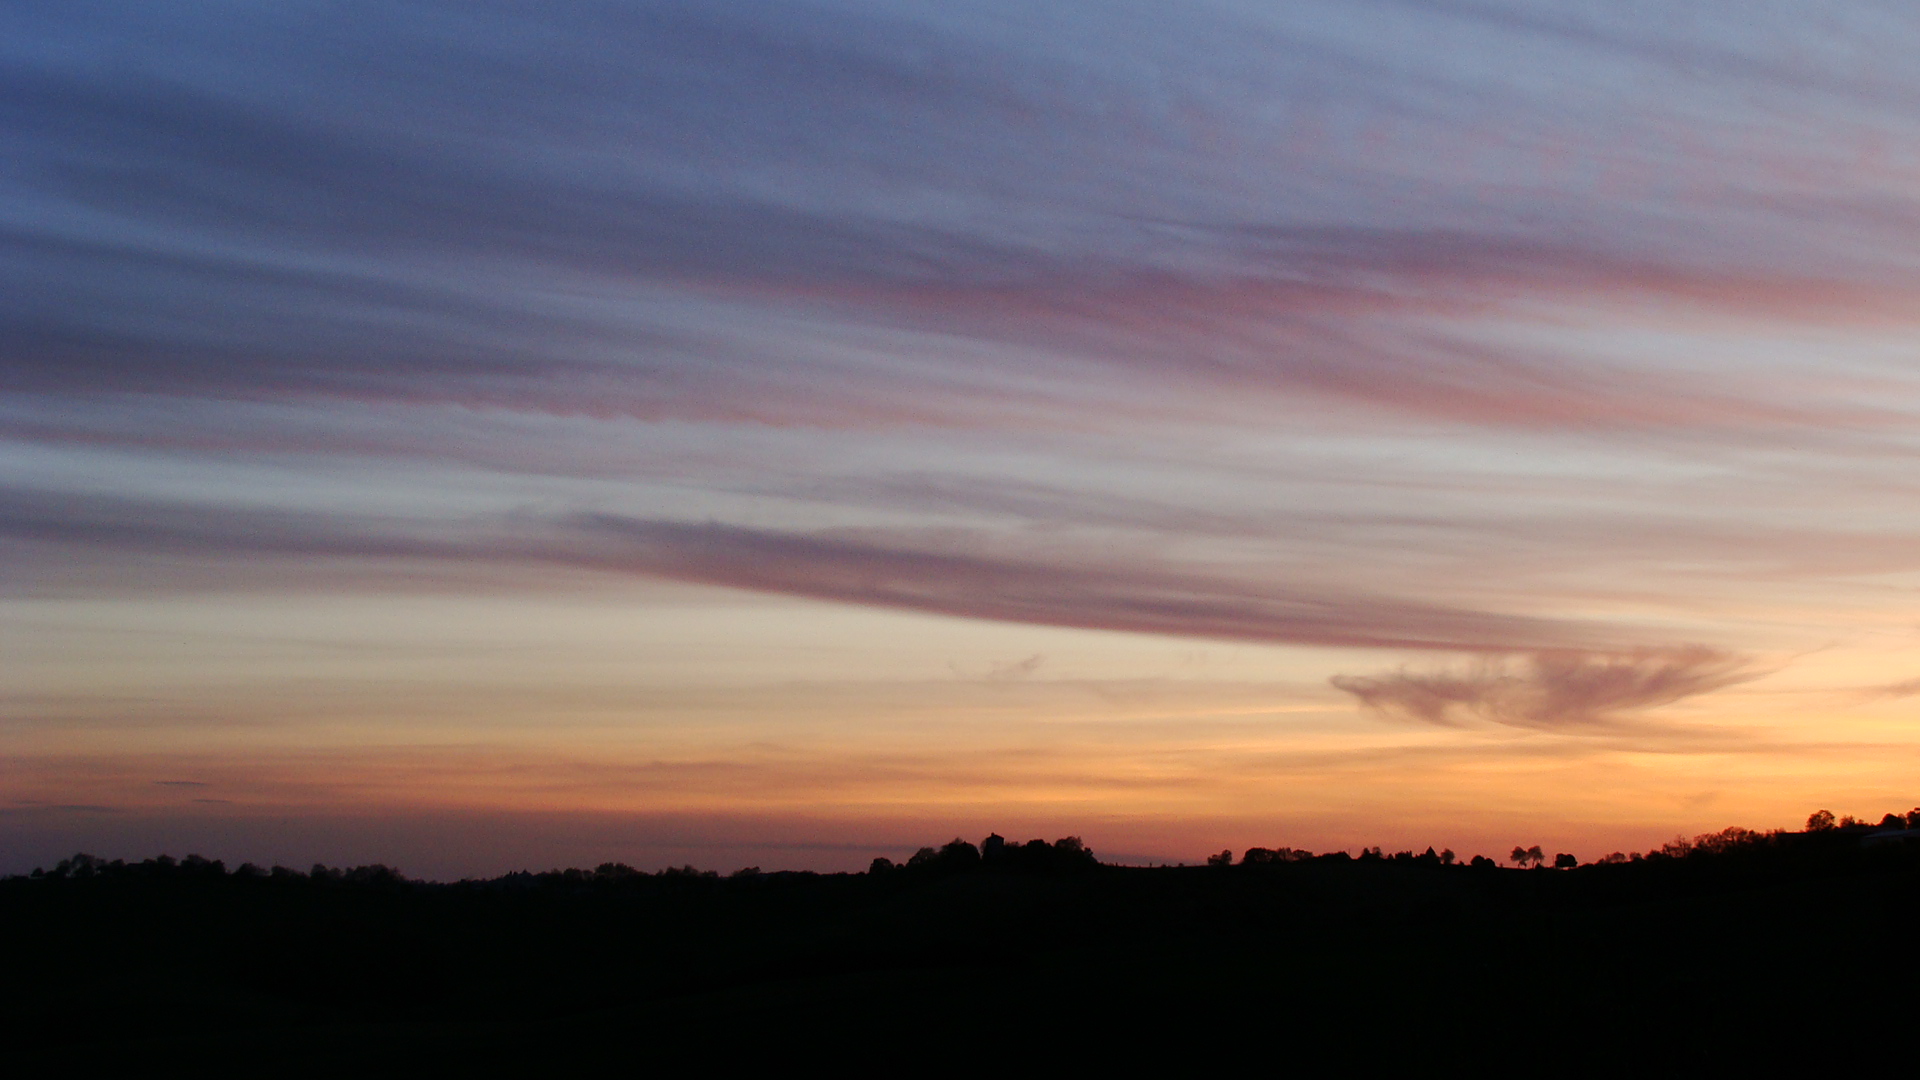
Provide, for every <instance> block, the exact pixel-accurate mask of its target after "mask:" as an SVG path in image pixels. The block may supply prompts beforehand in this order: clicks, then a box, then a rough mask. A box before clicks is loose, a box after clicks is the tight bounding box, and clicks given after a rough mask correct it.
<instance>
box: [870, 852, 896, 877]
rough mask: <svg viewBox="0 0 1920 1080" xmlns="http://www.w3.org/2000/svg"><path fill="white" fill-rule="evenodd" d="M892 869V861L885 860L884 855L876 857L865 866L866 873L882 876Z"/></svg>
mask: <svg viewBox="0 0 1920 1080" xmlns="http://www.w3.org/2000/svg"><path fill="white" fill-rule="evenodd" d="M892 869H893V860H892V859H889V858H887V857H886V856H885V855H880V856H877V857H875V858H874V860H873V861H872V862H870V863H868V864H867V873H869V874H884V873H886V872H887V871H889V870H892Z"/></svg>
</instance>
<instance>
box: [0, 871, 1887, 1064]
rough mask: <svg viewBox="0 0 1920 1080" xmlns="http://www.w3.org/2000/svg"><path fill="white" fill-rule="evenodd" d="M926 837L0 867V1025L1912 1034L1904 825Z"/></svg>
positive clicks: (1593, 1057)
mask: <svg viewBox="0 0 1920 1080" xmlns="http://www.w3.org/2000/svg"><path fill="white" fill-rule="evenodd" d="M1916 835H1917V836H1920V833H1916ZM969 850H971V849H969ZM949 853H950V854H951V855H952V856H953V857H951V858H941V859H933V860H926V861H923V863H922V864H921V865H916V866H910V867H900V868H896V869H893V870H891V871H886V872H873V873H868V874H852V875H813V874H761V875H745V876H734V877H730V878H716V877H713V876H704V875H698V874H693V873H690V872H672V873H667V874H661V875H649V874H636V873H633V872H631V871H628V870H626V869H625V868H622V867H606V868H602V870H601V871H598V872H595V871H586V872H582V871H569V872H567V873H565V874H547V875H513V876H510V877H508V878H503V879H499V880H494V881H488V882H466V883H460V884H453V885H443V884H427V883H419V882H410V881H406V880H404V879H400V878H398V877H397V876H394V875H392V874H391V873H390V872H383V871H382V870H380V869H379V868H363V869H361V870H359V871H352V872H346V873H342V872H339V871H333V872H329V873H315V874H312V875H304V874H293V873H288V872H278V873H276V874H258V873H251V872H250V873H245V874H243V873H236V872H230V871H227V870H225V869H224V868H222V867H220V866H219V865H218V864H211V863H204V862H199V863H194V862H190V863H188V864H172V863H170V861H168V862H161V861H151V862H148V863H145V864H140V865H130V866H125V867H100V868H90V867H88V866H86V865H85V864H84V863H82V864H80V865H79V867H78V868H77V869H70V870H69V871H68V872H66V873H65V875H64V876H57V875H51V874H50V875H43V876H41V877H37V878H31V879H29V878H14V879H9V880H5V881H0V927H4V934H5V940H4V943H3V944H4V948H5V972H6V977H5V980H4V983H5V991H4V993H5V995H6V997H5V1000H4V1002H0V1005H3V1006H4V1014H3V1015H4V1017H5V1021H4V1024H5V1028H4V1034H5V1038H6V1043H5V1051H6V1054H7V1055H8V1057H10V1058H11V1059H13V1060H16V1061H20V1060H40V1061H45V1062H59V1061H68V1062H71V1061H74V1060H76V1057H75V1055H79V1057H80V1058H84V1059H89V1060H93V1059H101V1058H104V1057H112V1056H124V1057H126V1058H128V1059H131V1060H135V1061H142V1060H144V1061H148V1062H162V1061H166V1062H174V1063H181V1062H190V1061H199V1062H203V1063H206V1064H209V1065H212V1064H213V1063H216V1062H219V1061H226V1062H229V1063H231V1062H238V1061H243V1062H252V1063H256V1064H257V1063H269V1064H271V1065H273V1068H272V1069H271V1070H270V1071H274V1072H298V1071H306V1070H309V1069H311V1070H314V1071H334V1070H337V1069H342V1068H360V1069H363V1070H364V1069H366V1068H367V1067H368V1066H370V1065H373V1064H378V1065H379V1066H380V1068H379V1069H376V1070H375V1071H385V1070H386V1069H389V1068H391V1069H396V1070H397V1069H403V1068H415V1067H426V1066H428V1065H432V1066H435V1067H455V1066H458V1067H466V1068H473V1067H485V1066H503V1065H507V1064H514V1065H515V1066H516V1067H522V1066H524V1067H542V1066H554V1065H558V1064H561V1063H565V1064H566V1067H567V1070H568V1071H571V1070H572V1069H574V1068H576V1067H577V1068H582V1069H584V1068H587V1067H589V1066H590V1065H591V1066H592V1067H594V1068H598V1067H600V1065H603V1064H605V1063H607V1062H616V1063H626V1064H638V1063H645V1062H652V1063H655V1064H660V1063H665V1062H679V1063H698V1062H706V1063H710V1064H713V1065H716V1066H717V1065H720V1064H724V1063H728V1062H740V1061H744V1060H751V1059H756V1058H767V1059H777V1058H782V1057H791V1058H826V1059H830V1060H834V1061H840V1062H843V1063H848V1064H849V1066H850V1067H851V1065H852V1064H853V1063H858V1062H862V1061H868V1062H876V1061H896V1062H897V1061H901V1060H912V1061H918V1062H921V1063H922V1064H925V1065H929V1066H935V1065H942V1064H945V1065H951V1064H953V1063H956V1062H960V1061H965V1060H988V1061H992V1060H1001V1061H1003V1062H1005V1061H1010V1060H1019V1061H1031V1060H1035V1058H1036V1056H1049V1057H1059V1058H1064V1059H1072V1058H1083V1059H1090V1058H1093V1057H1104V1058H1107V1059H1113V1058H1115V1057H1121V1058H1125V1057H1137V1058H1138V1059H1139V1060H1142V1061H1145V1060H1153V1059H1159V1058H1184V1059H1186V1060H1189V1061H1195V1060H1198V1061H1204V1060H1208V1059H1209V1055H1212V1056H1214V1057H1215V1058H1216V1059H1217V1060H1219V1061H1221V1062H1225V1061H1228V1060H1241V1059H1243V1058H1244V1057H1245V1056H1246V1055H1247V1054H1248V1053H1249V1052H1251V1053H1252V1054H1253V1055H1254V1056H1256V1057H1257V1058H1259V1059H1260V1060H1263V1061H1266V1062H1268V1063H1269V1064H1270V1065H1272V1066H1273V1067H1275V1068H1278V1067H1280V1066H1281V1065H1282V1064H1284V1063H1289V1062H1290V1063H1292V1064H1293V1065H1295V1066H1300V1065H1302V1064H1304V1063H1305V1062H1308V1061H1310V1060H1315V1059H1316V1058H1322V1056H1323V1055H1324V1054H1326V1053H1327V1052H1328V1051H1332V1052H1333V1053H1334V1054H1335V1055H1336V1056H1337V1057H1338V1058H1339V1059H1341V1060H1343V1061H1345V1062H1347V1063H1349V1064H1351V1065H1353V1066H1355V1067H1356V1068H1358V1067H1360V1066H1364V1065H1366V1064H1367V1063H1376V1062H1377V1063H1385V1062H1409V1061H1412V1062H1421V1061H1425V1062H1428V1063H1432V1064H1438V1063H1439V1062H1442V1061H1451V1062H1458V1061H1462V1060H1465V1061H1474V1060H1483V1061H1485V1062H1486V1063H1488V1064H1489V1065H1491V1064H1493V1063H1506V1064H1508V1065H1512V1064H1513V1063H1516V1062H1520V1063H1527V1062H1541V1063H1551V1064H1552V1066H1553V1067H1551V1068H1548V1067H1545V1065H1543V1066H1542V1069H1541V1070H1540V1071H1544V1072H1547V1073H1558V1072H1563V1071H1580V1067H1581V1066H1588V1065H1591V1066H1599V1065H1606V1064H1614V1065H1634V1066H1637V1067H1640V1068H1643V1069H1651V1070H1652V1071H1670V1070H1685V1069H1688V1068H1690V1067H1691V1066H1692V1065H1694V1064H1710V1063H1713V1062H1724V1061H1725V1060H1727V1059H1728V1055H1729V1054H1733V1055H1735V1056H1738V1057H1741V1058H1745V1059H1752V1058H1756V1057H1757V1058H1760V1059H1763V1060H1765V1059H1767V1058H1769V1057H1775V1058H1778V1057H1779V1056H1780V1055H1785V1054H1788V1053H1790V1052H1792V1053H1799V1052H1804V1051H1805V1050H1806V1049H1807V1048H1808V1047H1820V1046H1829V1047H1833V1048H1835V1049H1836V1051H1839V1050H1845V1049H1847V1048H1850V1047H1855V1046H1858V1045H1861V1044H1863V1043H1864V1044H1875V1045H1877V1044H1880V1043H1888V1042H1892V1043H1895V1044H1899V1043H1904V1042H1905V1041H1906V1034H1905V1032H1906V1028H1907V1023H1908V1017H1910V1016H1911V1015H1912V1013H1913V1011H1914V1006H1913V997H1912V995H1913V993H1914V991H1915V989H1916V985H1917V984H1920V968H1916V964H1915V961H1916V960H1920V945H1917V944H1916V938H1915V929H1916V925H1917V922H1920V921H1917V920H1916V917H1915V916H1916V913H1920V843H1912V844H1908V843H1899V842H1895V843H1890V844H1882V845H1879V846H1876V847H1872V848H1863V847H1862V846H1861V845H1860V841H1859V837H1858V836H1854V835H1846V834H1841V833H1828V834H1788V835H1785V836H1774V837H1768V838H1758V839H1753V840H1751V841H1749V842H1746V843H1743V844H1736V845H1731V846H1729V847H1727V848H1726V849H1725V850H1718V851H1707V850H1700V851H1695V852H1693V853H1692V854H1689V855H1683V856H1679V857H1658V856H1656V857H1654V858H1652V859H1649V860H1645V861H1637V862H1631V863H1621V864H1615V865H1596V866H1585V867H1580V868H1578V869H1572V870H1508V869H1496V868H1493V867H1490V866H1480V867H1472V868H1469V867H1461V866H1441V865H1438V864H1437V863H1436V862H1433V861H1431V860H1421V859H1402V860H1400V861H1395V860H1394V859H1391V858H1389V859H1366V860H1348V859H1346V858H1345V857H1344V856H1340V857H1337V858H1332V857H1321V858H1317V859H1308V860H1303V861H1294V862H1275V863H1267V864H1260V865H1239V866H1210V867H1193V868H1155V869H1140V868H1123V867H1110V866H1101V865H1098V864H1095V863H1093V862H1092V861H1091V859H1090V858H1086V859H1082V858H1078V857H1063V858H1054V859H1033V860H1028V861H1026V862H1019V861H1017V860H1008V859H1002V860H1000V861H999V862H997V863H982V862H980V861H979V860H978V858H977V857H976V858H967V857H963V856H966V854H967V853H966V852H957V849H952V848H950V849H949ZM900 1055H909V1057H908V1058H904V1059H903V1058H902V1057H901V1056H900ZM1782 1060H1783V1059H1782ZM1530 1067H1531V1066H1529V1068H1530ZM935 1071H939V1070H938V1069H936V1070H935ZM1314 1071H1320V1070H1314Z"/></svg>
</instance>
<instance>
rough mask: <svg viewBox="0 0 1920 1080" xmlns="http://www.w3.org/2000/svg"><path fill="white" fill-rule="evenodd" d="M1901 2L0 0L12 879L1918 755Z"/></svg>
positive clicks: (1542, 817) (819, 835)
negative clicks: (61, 866)
mask: <svg viewBox="0 0 1920 1080" xmlns="http://www.w3.org/2000/svg"><path fill="white" fill-rule="evenodd" d="M1916 50H1920V14H1916V13H1915V12H1914V11H1913V9H1912V8H1911V6H1910V5H1906V4H1899V3H1868V2H1861V0H1841V2H1834V3H1827V4H1821V5H1808V4H1804V3H1780V2H1764V0H1746V2H1741V3H1731V2H1727V3H1709V2H1705V0H1663V2H1660V3H1629V2H1620V0H1610V2H1606V3H1599V2H1594V3H1551V2H1544V0H1540V2H1519V0H1460V2H1454V0H1422V2H1413V0H1406V2H1392V0H1340V2H1316V0H1303V2H1298V3H1289V4H1271V3H1253V2H1246V3H1236V2H1213V0H1191V2H1188V3H1182V4H1169V3H1157V4H1155V3H1135V2H1131V0H1102V2H1099V3H1091V2H1084V3H1083V2H1067V0H1061V2H1055V3H1049V4H1041V5H1036V4H1031V3H1014V2H1002V0H940V2H938V3H933V2H927V3H921V2H917V0H892V2H889V3H856V2H798V0H789V2H780V3H766V2H760V0H735V2H729V3H726V4H695V3H664V2H662V3H654V2H642V0H629V2H613V0H580V2H578V3H570V4H566V5H551V4H534V3H506V2H495V0H460V2H407V0H383V2H381V3H357V2H345V0H342V2H302V0H286V2H282V3H276V4H271V5H261V4H255V3H240V2H221V0H181V2H178V3H171V4H164V5H153V4H144V3H111V2H102V3H93V4H86V5H76V4H71V3H65V2H45V3H39V2H32V0H20V2H15V3H10V4H8V5H6V6H5V10H4V12H0V149H3V151H4V152H0V873H15V872H23V871H25V870H27V869H30V868H32V867H33V866H36V865H48V864H50V863H51V862H52V861H54V860H57V859H58V858H60V857H63V856H65V855H68V854H71V853H73V852H74V851H76V850H85V851H90V852H92V853H95V854H98V855H101V856H103V857H109V858H113V857H123V858H142V857H146V856H149V855H153V854H157V853H159V852H162V851H166V852H170V853H172V854H174V855H176V856H178V855H182V854H185V853H186V852H188V851H196V852H199V853H202V854H205V855H207V856H209V857H219V858H224V859H226V860H227V861H228V862H229V863H238V862H240V861H243V860H251V861H255V862H258V863H261V864H263V865H268V864H272V863H276V862H277V863H284V864H287V865H293V866H303V865H306V864H308V863H311V862H314V861H321V862H326V863H328V864H330V865H337V864H340V863H348V864H359V863H366V862H386V863H389V864H392V865H397V866H399V867H400V868H401V869H402V870H403V871H405V872H408V873H413V874H417V875H420V876H429V877H436V878H443V879H446V878H456V877H461V876H469V875H491V874H498V873H503V872H506V871H510V870H516V869H522V868H533V869H542V868H546V867H549V866H567V865H594V864H596V863H599V862H603V861H609V860H614V861H624V862H628V863H631V864H633V865H635V866H639V867H642V868H647V869H651V868H657V867H660V866H665V865H678V864H683V863H690V864H692V865H695V866H698V867H702V868H709V869H718V870H722V871H726V870H730V869H733V868H736V867H740V866H747V865H757V866H761V867H762V868H764V869H768V870H772V869H818V870H836V869H857V868H861V867H864V866H865V865H866V863H867V861H868V860H870V859H871V858H872V857H873V856H875V855H887V856H889V857H893V858H900V857H903V856H904V855H905V854H907V853H910V852H912V851H913V850H914V849H916V848H918V847H920V846H921V845H923V844H937V843H940V842H943V841H945V840H947V839H948V838H950V837H952V836H955V835H956V834H957V835H960V836H964V837H967V838H970V839H978V838H979V837H981V836H984V835H985V834H986V833H987V832H989V831H997V832H1000V833H1002V834H1005V835H1008V836H1011V837H1014V838H1016V839H1022V838H1025V837H1029V836H1043V837H1046V838H1053V837H1056V836H1062V835H1069V834H1071V835H1078V836H1081V837H1083V838H1084V839H1085V840H1086V842H1087V843H1088V844H1089V845H1090V846H1091V847H1092V848H1093V849H1094V851H1095V852H1096V853H1097V854H1098V855H1099V856H1100V857H1102V858H1103V859H1108V860H1112V861H1124V862H1136V863H1145V862H1162V861H1166V862H1179V861H1186V862H1196V861H1199V860H1200V858H1201V857H1203V856H1204V855H1206V854H1207V853H1208V852H1212V851H1217V850H1220V849H1222V848H1232V849H1236V850H1238V849H1243V848H1245V847H1248V846H1254V845H1259V846H1266V847H1278V846H1290V847H1303V848H1310V849H1313V850H1320V851H1324V850H1333V849H1341V848H1344V849H1348V850H1356V851H1357V850H1358V849H1359V848H1360V847H1362V846H1370V845H1384V846H1386V847H1387V848H1388V849H1389V850H1394V849H1397V848H1405V847H1412V848H1416V849H1417V848H1424V847H1425V846H1426V845H1428V844H1432V845H1435V846H1436V847H1450V848H1453V849H1455V850H1457V851H1459V852H1460V853H1461V854H1463V855H1466V854H1473V853H1482V852H1484V853H1487V854H1490V855H1494V856H1495V857H1499V855H1500V854H1501V853H1502V852H1504V851H1506V850H1507V849H1508V848H1509V847H1511V846H1512V845H1514V844H1522V845H1532V844H1542V845H1544V847H1545V848H1546V849H1547V850H1549V851H1555V850H1565V851H1570V852H1573V853H1575V854H1577V855H1578V856H1579V857H1581V858H1583V859H1591V858H1595V857H1598V856H1600V855H1603V854H1606V853H1607V852H1609V851H1613V850H1640V849H1645V848H1648V847H1652V846H1657V845H1658V844H1660V843H1661V842H1663V841H1665V840H1667V839H1669V838H1671V837H1672V836H1673V835H1675V834H1691V833H1695V832H1701V831H1706V830H1708V829H1718V828H1721V827H1724V826H1727V825H1743V826H1748V827H1754V828H1766V827H1780V826H1792V825H1794V824H1795V823H1796V822H1798V821H1800V820H1802V819H1804V817H1805V815H1806V814H1807V813H1808V812H1810V811H1811V810H1814V809H1817V808H1822V807H1827V808H1831V809H1833V810H1834V811H1835V812H1838V813H1850V812H1851V813H1858V814H1860V815H1862V816H1868V815H1871V816H1872V817H1874V818H1875V819H1877V818H1878V816H1879V815H1880V814H1881V813H1883V812H1885V811H1887V810H1900V809H1904V808H1906V807H1908V806H1912V805H1914V804H1915V803H1917V802H1920V781H1917V780H1916V775H1917V774H1920V613H1917V612H1916V605H1915V601H1916V598H1917V597H1920V68H1917V67H1916V66H1915V65H1914V64H1913V63H1912V61H1911V58H1912V57H1913V55H1914V54H1915V52H1916Z"/></svg>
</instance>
